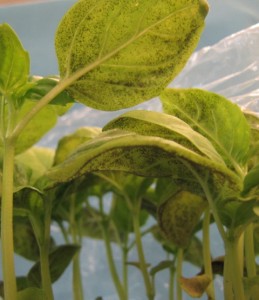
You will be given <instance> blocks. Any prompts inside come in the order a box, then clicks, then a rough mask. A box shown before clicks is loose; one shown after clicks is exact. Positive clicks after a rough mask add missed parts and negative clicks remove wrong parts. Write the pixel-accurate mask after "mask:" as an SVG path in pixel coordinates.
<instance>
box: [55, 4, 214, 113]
mask: <svg viewBox="0 0 259 300" xmlns="http://www.w3.org/2000/svg"><path fill="white" fill-rule="evenodd" d="M207 12H208V4H207V2H206V0H178V1H169V0H160V1H155V0H142V1H137V0H134V1H128V0H110V1H93V0H82V1H79V2H77V3H76V4H75V5H74V6H73V7H72V8H71V9H70V10H69V11H68V13H67V14H66V15H65V16H64V17H63V19H62V21H61V23H60V25H59V27H58V30H57V33H56V43H55V44H56V52H57V57H58V61H59V68H60V73H61V77H67V76H69V75H71V74H73V73H75V72H77V71H78V70H80V71H79V72H80V73H78V75H79V76H78V77H79V79H77V81H76V82H74V84H73V85H72V86H70V87H69V93H70V94H72V95H73V97H74V98H75V99H76V100H78V101H79V102H82V103H84V104H86V105H88V106H91V107H93V108H97V109H102V110H116V109H121V108H126V107H130V106H133V105H136V104H138V103H141V102H143V101H145V100H148V99H150V98H152V97H154V96H157V95H159V93H160V92H161V91H162V90H163V89H164V88H165V87H166V86H167V85H168V83H169V82H170V81H171V80H172V79H173V78H174V77H175V76H176V75H177V74H178V73H179V72H180V71H181V69H182V68H183V66H184V64H185V63H186V61H187V59H188V57H189V56H190V54H191V52H192V51H193V50H194V49H195V47H196V45H197V42H198V39H199V36H200V33H201V31H202V29H203V26H204V18H205V17H206V15H207Z"/></svg>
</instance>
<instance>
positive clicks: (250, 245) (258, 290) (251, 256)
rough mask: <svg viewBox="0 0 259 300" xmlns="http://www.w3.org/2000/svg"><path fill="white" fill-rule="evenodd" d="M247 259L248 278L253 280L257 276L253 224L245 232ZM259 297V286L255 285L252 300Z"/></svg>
mask: <svg viewBox="0 0 259 300" xmlns="http://www.w3.org/2000/svg"><path fill="white" fill-rule="evenodd" d="M245 259H246V269H247V277H248V278H250V279H252V278H254V277H255V276H256V275H257V272H256V258H255V251H254V224H253V223H251V224H249V225H248V226H247V228H246V231H245ZM258 295H259V286H258V285H255V286H254V287H253V288H252V292H251V300H257V299H258Z"/></svg>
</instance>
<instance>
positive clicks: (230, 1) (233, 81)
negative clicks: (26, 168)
mask: <svg viewBox="0 0 259 300" xmlns="http://www.w3.org/2000/svg"><path fill="white" fill-rule="evenodd" d="M75 2H76V1H74V0H29V1H22V0H13V1H11V0H0V23H4V22H6V23H9V24H10V25H11V26H12V27H13V29H14V30H15V31H16V32H17V34H18V36H19V37H20V39H21V41H22V43H23V45H24V48H25V49H26V50H28V51H29V53H30V57H31V73H32V74H34V75H41V76H44V75H50V74H57V73H58V67H57V62H56V57H55V50H54V35H55V31H56V28H57V26H58V23H59V21H60V19H61V17H62V16H63V15H64V13H65V12H66V11H67V10H68V9H69V7H71V6H72V5H73V3H75ZM208 2H209V5H210V13H209V15H208V17H207V19H206V28H205V30H204V32H203V35H202V37H201V40H200V43H199V45H198V47H197V53H196V54H194V55H193V56H192V58H191V59H190V62H189V63H188V64H187V66H186V68H185V69H184V71H183V74H181V75H180V76H179V77H178V78H176V80H175V81H174V82H173V83H172V84H171V85H172V86H198V87H201V88H206V89H208V90H214V91H217V92H220V93H221V92H222V94H223V95H225V96H227V97H230V98H231V99H232V100H233V101H235V102H238V103H241V105H243V106H246V105H247V103H250V102H251V101H252V102H251V103H252V104H249V108H250V109H253V110H254V111H257V112H259V106H258V99H259V92H258V91H259V87H258V81H259V73H258V72H259V71H258V70H259V54H257V53H258V49H259V29H258V26H254V25H255V24H257V23H258V22H259V0H210V1H208ZM250 26H254V27H252V28H250V29H247V28H248V27H250ZM240 31H241V32H240ZM237 32H239V33H237ZM236 33H237V34H236ZM224 38H225V39H224ZM222 39H224V40H223V41H221V40H222ZM204 47H206V48H204ZM0 59H1V58H0ZM201 62H203V64H202V67H200V66H201ZM244 82H245V83H246V84H245V87H244V86H242V83H244ZM240 97H241V98H240ZM249 101H250V102H249ZM139 107H141V108H143V107H144V108H146V109H159V102H158V100H157V99H153V100H151V101H148V102H147V103H145V104H142V105H141V106H138V107H137V108H139ZM119 113H121V112H100V111H97V110H93V109H90V108H86V107H83V106H81V105H79V104H78V105H75V106H74V107H73V108H72V110H71V111H70V113H69V114H68V115H66V116H64V117H62V118H61V119H60V121H59V123H58V125H57V127H56V128H55V129H54V130H52V131H51V132H50V133H48V134H47V135H46V136H45V137H44V138H43V139H42V141H40V143H39V145H42V146H49V147H55V145H56V143H57V140H58V139H59V138H60V137H61V136H62V135H64V134H67V133H70V132H73V131H74V130H75V129H76V128H78V127H80V126H103V125H104V124H105V123H106V122H107V121H108V120H109V119H111V118H112V117H114V116H115V115H118V114H119ZM53 232H54V234H55V237H56V239H57V240H60V242H62V239H61V236H60V234H59V232H58V231H57V229H56V228H55V227H53ZM213 234H215V238H213V239H212V251H213V253H212V254H213V256H214V257H215V256H217V255H221V254H222V251H223V249H222V245H221V243H220V241H219V240H218V239H217V234H216V232H215V233H213ZM145 248H146V255H147V260H148V261H149V262H151V263H152V264H153V263H154V264H156V263H157V262H159V261H160V260H161V255H162V251H161V249H160V246H158V245H156V244H154V243H153V241H152V239H149V238H148V236H147V237H146V238H145ZM115 251H116V249H115ZM131 255H132V260H134V257H135V253H132V254H131ZM81 257H82V272H83V277H84V279H83V281H84V286H85V299H91V300H92V299H95V298H96V297H97V296H99V295H102V296H103V299H104V300H116V299H117V298H116V296H115V292H114V288H113V285H112V283H111V282H110V281H109V280H107V278H109V273H108V271H107V267H106V260H105V253H104V248H103V246H102V242H96V241H92V240H88V239H85V240H84V247H83V251H82V255H81ZM16 259H17V265H18V269H17V272H18V274H19V275H23V274H25V273H26V272H27V270H28V268H29V266H30V263H29V262H27V261H25V260H22V259H20V258H19V257H16ZM162 259H163V258H162ZM117 261H118V264H120V259H119V253H118V260H117ZM132 270H133V272H132V273H131V274H130V276H129V280H130V282H131V284H130V299H131V300H143V299H144V298H145V297H144V292H143V290H142V284H141V282H142V281H141V280H142V279H141V278H140V277H138V276H139V274H138V271H137V270H135V269H132ZM184 272H185V275H186V276H189V275H191V274H195V272H196V271H195V270H193V269H192V268H191V266H189V265H186V266H185V271H184ZM162 273H163V272H162ZM162 273H161V276H159V277H160V279H159V280H158V282H157V298H156V300H158V299H161V300H162V299H166V297H167V296H166V295H167V288H168V285H167V274H166V272H165V274H162ZM0 278H1V270H0ZM70 284H71V270H70V269H68V270H67V271H66V273H65V274H64V275H63V277H62V278H61V279H60V280H59V281H58V282H57V283H56V284H55V285H54V289H55V299H56V300H61V299H72V295H71V286H70ZM217 284H218V290H219V293H220V290H221V289H222V285H221V282H220V280H218V282H217ZM184 299H189V298H188V297H187V296H185V298H184ZM204 299H205V298H204ZM219 299H220V298H219Z"/></svg>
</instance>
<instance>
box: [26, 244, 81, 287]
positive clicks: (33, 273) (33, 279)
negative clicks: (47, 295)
mask: <svg viewBox="0 0 259 300" xmlns="http://www.w3.org/2000/svg"><path fill="white" fill-rule="evenodd" d="M79 249H80V246H77V245H62V246H59V247H57V248H56V249H55V250H53V251H52V252H51V253H50V254H49V264H50V276H51V282H52V283H54V282H55V281H57V280H58V279H59V277H60V276H61V275H62V274H63V272H64V271H65V269H66V268H67V267H68V265H69V264H70V262H71V260H72V259H73V257H74V255H75V254H76V253H77V252H78V251H79ZM28 280H29V282H30V284H33V285H34V286H35V287H40V286H41V271H40V262H37V263H36V264H35V265H34V266H33V267H32V268H31V270H30V272H29V274H28Z"/></svg>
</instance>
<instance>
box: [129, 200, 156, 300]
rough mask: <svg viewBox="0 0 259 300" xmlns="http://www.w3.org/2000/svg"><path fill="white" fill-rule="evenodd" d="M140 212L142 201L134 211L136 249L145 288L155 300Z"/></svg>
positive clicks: (150, 299)
mask: <svg viewBox="0 0 259 300" xmlns="http://www.w3.org/2000/svg"><path fill="white" fill-rule="evenodd" d="M139 212H140V201H136V203H135V208H134V210H133V211H132V218H133V228H134V233H135V240H136V247H137V252H138V258H139V264H140V270H141V273H142V276H143V280H144V284H145V288H146V295H147V297H148V299H149V300H153V299H154V298H155V291H154V287H153V285H152V281H151V278H150V276H149V273H148V270H147V263H146V259H145V255H144V250H143V245H142V240H141V232H140V224H139Z"/></svg>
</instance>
